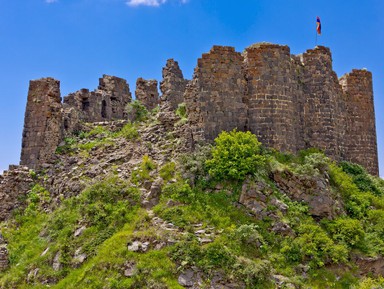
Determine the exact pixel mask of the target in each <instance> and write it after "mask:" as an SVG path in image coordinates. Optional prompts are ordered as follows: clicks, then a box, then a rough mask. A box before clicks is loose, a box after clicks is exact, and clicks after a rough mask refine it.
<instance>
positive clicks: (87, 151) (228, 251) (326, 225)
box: [0, 102, 384, 288]
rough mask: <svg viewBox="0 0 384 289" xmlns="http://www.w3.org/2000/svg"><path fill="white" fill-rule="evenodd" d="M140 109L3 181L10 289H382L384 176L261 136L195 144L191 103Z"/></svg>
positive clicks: (88, 130)
mask: <svg viewBox="0 0 384 289" xmlns="http://www.w3.org/2000/svg"><path fill="white" fill-rule="evenodd" d="M132 107H133V108H134V109H132V110H131V112H132V111H133V112H132V113H133V115H131V116H132V119H133V122H131V121H114V122H99V123H83V124H82V126H81V128H80V129H79V130H78V131H77V133H76V134H74V135H71V136H67V137H66V138H65V139H64V141H63V142H62V143H61V144H60V146H59V147H58V148H57V149H56V152H55V156H54V160H53V162H52V163H51V164H46V165H45V166H44V167H42V168H41V169H38V170H35V171H34V170H30V169H28V168H27V167H23V166H14V167H11V168H10V169H9V170H8V171H6V172H5V173H4V175H3V176H1V184H0V194H2V195H0V198H2V200H5V201H3V202H2V203H1V205H0V212H1V215H0V217H1V219H2V223H1V225H0V229H1V237H0V244H1V245H0V270H1V272H0V287H1V288H381V287H380V286H384V282H383V279H382V276H383V274H384V259H383V257H382V254H383V250H384V241H383V240H384V238H383V237H384V226H383V221H382V220H383V217H384V183H383V181H382V180H380V179H379V178H376V177H373V176H371V175H369V174H368V173H367V172H366V171H365V169H363V168H362V167H361V166H359V165H355V164H352V163H349V162H341V163H339V164H336V163H335V162H334V161H332V160H331V159H329V158H328V157H326V156H325V155H324V154H323V153H321V152H320V151H318V150H315V149H309V150H304V151H300V152H299V153H298V154H297V155H292V154H285V153H280V152H278V151H276V150H271V149H268V148H266V147H263V146H262V145H261V144H260V143H259V142H258V141H257V138H256V136H255V135H253V134H251V133H250V132H248V133H245V132H237V131H232V132H227V133H225V132H224V133H222V134H220V135H219V137H218V138H217V139H216V141H215V144H214V145H213V146H212V145H209V144H198V143H193V142H192V141H191V131H190V127H189V125H188V122H187V120H186V117H187V116H186V114H185V107H184V106H183V105H181V106H180V107H179V108H178V109H177V111H176V113H175V112H174V111H173V110H172V109H171V108H168V109H167V108H165V107H162V108H161V109H160V110H159V109H158V108H155V109H154V110H153V111H151V112H149V113H147V111H146V109H145V108H144V107H143V106H142V105H140V103H139V102H133V103H132V104H131V108H132ZM23 188H24V189H26V192H27V193H26V194H25V195H20V194H19V195H18V197H17V202H16V203H15V202H13V203H12V204H9V203H7V201H6V200H7V196H12V195H13V194H18V193H19V192H20V191H22V190H23ZM10 199H12V198H11V197H10Z"/></svg>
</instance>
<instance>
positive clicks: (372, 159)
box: [340, 69, 379, 175]
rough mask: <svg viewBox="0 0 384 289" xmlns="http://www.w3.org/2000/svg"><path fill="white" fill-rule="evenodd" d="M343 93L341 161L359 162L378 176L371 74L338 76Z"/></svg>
mask: <svg viewBox="0 0 384 289" xmlns="http://www.w3.org/2000/svg"><path fill="white" fill-rule="evenodd" d="M340 84H341V85H342V87H343V90H344V93H345V95H346V101H345V103H346V112H347V114H346V115H347V117H346V131H345V144H344V145H345V150H344V151H343V153H342V158H343V159H344V160H348V161H352V162H355V163H358V164H361V165H363V166H364V167H365V168H367V170H368V171H369V172H370V173H371V174H373V175H378V174H379V171H378V159H377V144H376V125H375V109H374V103H373V88H372V73H371V72H369V71H367V70H364V69H363V70H357V69H354V70H352V72H351V73H349V74H346V75H344V76H343V77H341V78H340Z"/></svg>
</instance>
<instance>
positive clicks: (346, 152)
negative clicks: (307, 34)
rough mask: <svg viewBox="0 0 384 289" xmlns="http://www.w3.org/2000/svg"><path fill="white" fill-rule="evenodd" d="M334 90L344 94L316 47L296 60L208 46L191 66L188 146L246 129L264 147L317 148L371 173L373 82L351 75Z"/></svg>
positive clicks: (253, 49)
mask: <svg viewBox="0 0 384 289" xmlns="http://www.w3.org/2000/svg"><path fill="white" fill-rule="evenodd" d="M241 61H243V65H242V66H241V65H240V62H241ZM341 84H342V85H343V88H344V91H343V89H342V87H341V85H340V83H339V80H338V78H337V75H336V73H335V72H334V71H333V68H332V56H331V52H330V50H329V48H326V47H323V46H317V47H316V48H315V49H311V50H308V51H306V52H305V53H304V54H302V55H297V56H295V55H290V51H289V48H288V47H287V46H280V45H274V44H267V43H262V44H256V45H252V46H250V47H248V48H247V49H246V50H245V52H244V53H243V56H241V55H240V54H239V53H237V52H235V50H234V48H231V47H220V46H214V47H213V48H212V49H211V51H210V52H209V53H206V54H203V56H202V58H200V59H199V60H198V64H197V67H196V68H195V72H194V77H193V80H192V81H191V82H190V83H189V84H188V85H187V87H186V91H185V94H184V99H185V102H186V104H187V110H188V117H189V122H190V125H191V127H192V132H193V138H194V140H195V141H196V140H200V139H205V140H207V141H212V140H213V139H214V138H215V137H216V136H217V135H218V134H219V133H220V132H221V131H222V130H226V131H229V130H232V129H233V128H238V129H239V130H243V129H247V130H250V131H252V132H253V133H255V134H256V135H257V136H258V138H259V139H260V140H261V142H262V143H264V144H265V145H267V146H269V147H273V148H276V149H279V150H282V151H290V152H296V151H297V150H301V149H306V148H311V147H316V148H319V149H321V150H324V152H325V153H326V154H327V155H328V156H330V157H332V158H334V159H335V160H342V159H345V160H351V161H354V162H357V163H359V164H361V165H363V166H365V167H366V168H367V169H368V170H369V171H370V172H371V173H373V174H376V175H377V174H378V162H377V148H376V133H375V118H374V108H373V97H372V79H371V78H370V74H369V73H368V72H365V73H363V72H361V71H355V70H354V71H353V72H352V73H351V74H349V75H347V76H345V77H344V78H343V79H342V80H341ZM356 136H357V137H356Z"/></svg>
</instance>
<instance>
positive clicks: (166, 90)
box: [160, 59, 188, 109]
mask: <svg viewBox="0 0 384 289" xmlns="http://www.w3.org/2000/svg"><path fill="white" fill-rule="evenodd" d="M187 84H188V80H186V79H184V77H183V73H182V71H181V70H180V67H179V64H178V63H177V61H175V60H173V59H168V60H167V64H166V66H165V67H164V68H163V80H162V81H161V83H160V90H161V92H162V96H161V98H160V101H161V102H162V103H168V104H169V105H170V107H171V108H172V109H176V108H177V107H178V105H179V104H180V103H182V102H184V97H183V95H184V92H185V88H186V86H187Z"/></svg>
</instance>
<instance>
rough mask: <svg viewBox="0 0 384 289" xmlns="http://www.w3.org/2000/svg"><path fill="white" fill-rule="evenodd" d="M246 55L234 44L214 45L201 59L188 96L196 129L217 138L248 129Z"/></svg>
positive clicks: (190, 114)
mask: <svg viewBox="0 0 384 289" xmlns="http://www.w3.org/2000/svg"><path fill="white" fill-rule="evenodd" d="M242 65H243V57H242V56H241V54H240V53H238V52H235V49H234V48H233V47H225V46H224V47H222V46H214V47H213V48H212V49H211V51H210V52H209V53H206V54H203V56H202V58H200V59H199V60H198V64H197V67H196V68H195V72H194V77H193V80H192V81H191V82H190V83H189V84H188V86H187V89H186V92H185V94H184V99H185V102H186V105H187V110H188V115H189V120H190V123H191V125H192V129H193V130H195V131H197V132H200V133H202V134H203V136H204V138H205V139H207V140H213V139H214V138H215V137H216V136H217V135H218V134H219V133H220V132H221V131H223V130H226V131H229V130H232V129H235V128H237V129H238V130H241V131H243V130H245V125H246V118H247V108H246V105H245V104H244V102H243V97H244V96H245V81H244V73H243V68H242Z"/></svg>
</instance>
